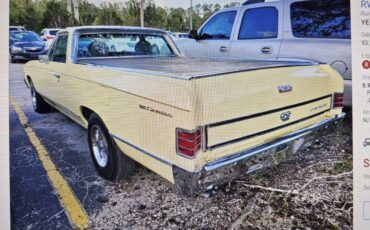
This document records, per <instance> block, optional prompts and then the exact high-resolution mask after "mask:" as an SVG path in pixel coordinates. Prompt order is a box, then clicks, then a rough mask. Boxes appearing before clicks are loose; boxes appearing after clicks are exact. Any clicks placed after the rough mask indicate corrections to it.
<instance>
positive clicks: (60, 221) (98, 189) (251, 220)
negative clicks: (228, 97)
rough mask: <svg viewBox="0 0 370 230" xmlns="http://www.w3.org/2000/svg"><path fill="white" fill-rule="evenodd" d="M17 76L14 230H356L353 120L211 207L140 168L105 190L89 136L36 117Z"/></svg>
mask: <svg viewBox="0 0 370 230" xmlns="http://www.w3.org/2000/svg"><path fill="white" fill-rule="evenodd" d="M23 66H24V64H11V65H10V97H11V104H12V106H11V107H10V145H11V152H10V161H11V162H10V164H11V207H12V227H13V229H74V228H76V227H81V226H83V228H88V229H292V228H293V229H294V228H296V229H307V228H311V229H352V153H351V152H352V147H351V143H352V137H351V130H352V126H351V117H350V116H348V117H347V118H346V120H345V121H344V123H343V125H341V126H340V127H339V128H338V129H337V130H336V131H334V132H332V133H331V134H330V135H328V136H326V137H323V138H322V139H319V140H316V142H315V143H314V145H313V146H311V147H310V148H308V149H306V150H305V151H303V153H302V154H300V155H298V156H296V157H295V158H294V159H293V160H291V161H289V162H286V163H284V164H282V165H280V166H278V167H275V168H273V169H270V170H268V171H266V172H264V173H261V174H258V175H254V176H249V177H241V178H240V179H239V180H237V181H233V182H230V183H229V184H227V185H223V186H221V187H220V189H219V191H218V192H217V193H216V194H215V195H214V196H212V197H210V198H206V197H202V196H200V197H196V198H188V197H182V196H180V195H178V194H177V193H176V192H175V190H174V188H173V186H172V185H171V184H170V183H169V182H167V181H165V180H164V179H162V178H161V177H159V176H158V175H156V174H154V173H153V172H151V171H149V170H147V169H145V168H143V167H141V166H137V167H136V169H135V171H134V174H133V175H132V176H131V178H129V179H128V180H126V181H123V182H121V183H119V184H113V183H111V182H107V181H104V180H102V179H101V178H100V177H99V176H98V175H97V173H96V171H95V169H94V166H93V162H92V159H91V157H90V153H89V150H88V144H87V134H86V131H85V130H84V129H83V128H81V127H80V126H78V125H77V124H75V123H73V122H72V121H71V120H70V119H68V118H67V117H65V116H64V115H62V114H61V113H59V112H57V111H53V112H51V113H48V114H43V115H40V114H37V113H35V112H34V111H33V108H32V103H31V100H30V93H29V90H28V89H27V87H26V85H25V84H24V82H23ZM22 112H23V113H24V114H25V118H24V117H22V116H20V114H22ZM30 128H31V129H32V133H35V134H36V136H37V138H36V139H37V140H35V138H30V132H31V131H30ZM35 141H36V142H37V141H40V142H41V145H42V146H41V147H40V146H39V147H37V146H36V147H35V145H34V142H35ZM40 148H41V150H42V151H43V154H44V156H46V157H45V159H43V157H42V156H41V155H40ZM40 156H41V157H40ZM45 161H50V162H52V164H53V165H55V169H53V171H57V172H58V173H59V174H60V175H61V176H62V178H63V179H64V180H65V182H66V186H67V187H68V188H70V189H71V194H72V196H73V197H72V198H71V197H69V198H71V199H72V200H73V199H74V200H76V201H77V203H78V205H77V206H78V207H76V206H73V207H69V206H70V203H68V202H66V203H63V202H62V201H61V200H62V199H63V197H65V196H67V197H68V194H67V195H66V194H65V193H68V191H65V190H63V189H60V188H58V186H55V184H54V183H53V180H52V179H50V178H51V176H50V175H51V172H50V169H49V168H47V167H45V165H47V164H45ZM50 162H49V163H50ZM67 190H68V189H67ZM76 209H81V210H82V211H83V212H84V214H86V217H87V219H86V220H81V219H79V220H78V221H80V222H78V221H77V222H78V223H80V224H81V225H77V226H76V221H73V219H74V216H73V215H74V213H75V212H69V211H68V210H72V211H75V210H76ZM75 219H76V218H75ZM77 219H78V218H77ZM84 221H85V222H86V223H85V222H84Z"/></svg>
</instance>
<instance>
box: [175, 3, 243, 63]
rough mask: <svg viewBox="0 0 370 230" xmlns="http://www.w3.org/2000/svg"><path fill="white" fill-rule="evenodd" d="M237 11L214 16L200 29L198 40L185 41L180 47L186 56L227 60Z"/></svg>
mask: <svg viewBox="0 0 370 230" xmlns="http://www.w3.org/2000/svg"><path fill="white" fill-rule="evenodd" d="M237 13H238V11H237V10H230V11H223V12H220V13H218V14H215V15H214V16H213V17H212V18H210V19H209V20H208V21H207V23H206V24H205V25H204V26H203V27H202V28H201V29H200V31H199V32H198V35H199V37H200V39H199V40H193V39H186V43H187V44H186V45H184V46H182V45H180V47H181V49H182V51H183V52H184V53H185V55H186V56H190V57H207V58H224V59H225V58H228V56H229V51H230V42H231V40H230V39H231V37H232V34H233V31H234V27H235V26H234V22H235V19H236V16H237Z"/></svg>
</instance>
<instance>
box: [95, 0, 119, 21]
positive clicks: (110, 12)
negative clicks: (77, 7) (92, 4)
mask: <svg viewBox="0 0 370 230" xmlns="http://www.w3.org/2000/svg"><path fill="white" fill-rule="evenodd" d="M93 24H94V25H123V19H122V9H121V6H120V5H119V4H118V3H114V4H112V3H107V2H105V3H102V4H101V5H100V10H99V11H98V15H97V17H96V18H95V20H94V23H93Z"/></svg>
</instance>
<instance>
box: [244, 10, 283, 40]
mask: <svg viewBox="0 0 370 230" xmlns="http://www.w3.org/2000/svg"><path fill="white" fill-rule="evenodd" d="M278 25H279V17H278V10H277V9H276V8H275V7H261V8H254V9H248V10H246V11H245V13H244V16H243V20H242V23H241V26H240V32H239V39H263V38H277V36H278Z"/></svg>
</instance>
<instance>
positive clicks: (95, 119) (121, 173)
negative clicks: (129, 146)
mask: <svg viewBox="0 0 370 230" xmlns="http://www.w3.org/2000/svg"><path fill="white" fill-rule="evenodd" d="M88 141H89V147H90V153H91V157H92V158H93V161H94V164H95V167H96V169H97V171H98V173H99V175H100V176H101V177H103V178H104V179H106V180H110V181H120V180H122V179H124V178H126V177H128V176H129V175H130V174H131V173H132V171H133V169H134V166H135V162H134V161H133V160H132V159H131V158H129V157H127V156H126V155H124V153H122V152H121V151H120V150H119V149H118V148H117V146H116V144H115V142H114V141H113V140H112V138H111V137H110V135H109V132H108V129H107V128H106V127H105V125H104V123H103V122H102V120H101V119H100V118H99V116H97V115H96V114H92V115H91V116H90V119H89V125H88Z"/></svg>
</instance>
